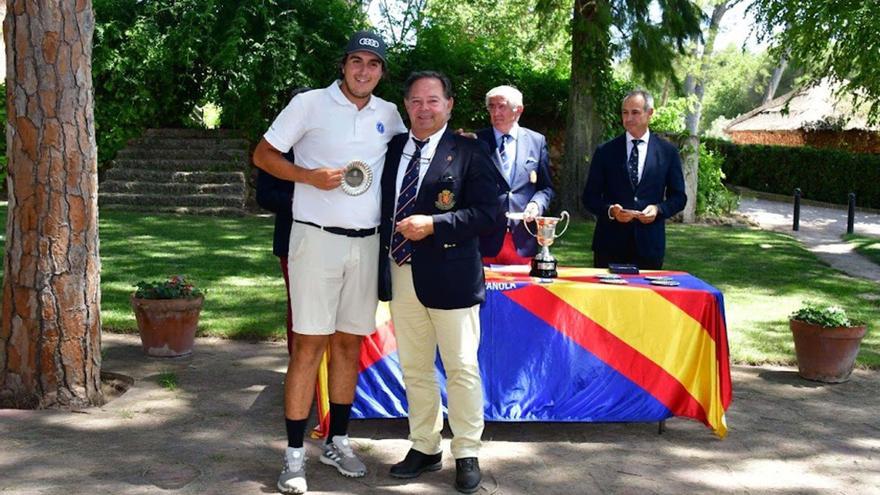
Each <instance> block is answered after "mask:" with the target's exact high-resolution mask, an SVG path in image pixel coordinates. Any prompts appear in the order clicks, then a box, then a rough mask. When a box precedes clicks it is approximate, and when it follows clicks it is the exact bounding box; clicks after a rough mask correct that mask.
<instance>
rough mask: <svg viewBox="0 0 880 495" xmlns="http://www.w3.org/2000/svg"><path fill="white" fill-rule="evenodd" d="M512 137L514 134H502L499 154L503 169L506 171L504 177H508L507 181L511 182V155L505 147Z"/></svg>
mask: <svg viewBox="0 0 880 495" xmlns="http://www.w3.org/2000/svg"><path fill="white" fill-rule="evenodd" d="M512 139H513V136H511V135H510V134H505V135H503V136H501V144H499V145H498V156H500V157H501V171H502V172H504V178H505V179H507V182H510V156H509V155H508V154H507V151H506V150H505V149H504V147H505V145H506V144H507V142H508V141H511V140H512Z"/></svg>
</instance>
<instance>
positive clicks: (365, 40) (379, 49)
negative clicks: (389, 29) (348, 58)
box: [345, 31, 386, 64]
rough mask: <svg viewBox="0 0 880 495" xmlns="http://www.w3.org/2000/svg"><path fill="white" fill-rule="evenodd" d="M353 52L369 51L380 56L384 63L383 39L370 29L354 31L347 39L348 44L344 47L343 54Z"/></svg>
mask: <svg viewBox="0 0 880 495" xmlns="http://www.w3.org/2000/svg"><path fill="white" fill-rule="evenodd" d="M354 52H370V53H372V54H373V55H375V56H377V57H379V58H381V59H382V63H383V64H384V63H386V61H385V40H383V39H382V37H381V36H379V35H378V34H376V33H373V32H370V31H358V32H356V33H354V34H353V35H352V36H351V38H349V40H348V45H346V47H345V54H346V55H348V54H350V53H354Z"/></svg>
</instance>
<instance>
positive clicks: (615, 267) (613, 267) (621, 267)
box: [608, 263, 639, 275]
mask: <svg viewBox="0 0 880 495" xmlns="http://www.w3.org/2000/svg"><path fill="white" fill-rule="evenodd" d="M608 271H609V272H611V273H623V274H626V275H638V273H639V267H637V266H636V265H629V264H623V263H609V264H608Z"/></svg>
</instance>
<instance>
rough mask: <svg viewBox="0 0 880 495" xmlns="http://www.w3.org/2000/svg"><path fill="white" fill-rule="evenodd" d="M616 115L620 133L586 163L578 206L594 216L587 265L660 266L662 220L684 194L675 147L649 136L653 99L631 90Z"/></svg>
mask: <svg viewBox="0 0 880 495" xmlns="http://www.w3.org/2000/svg"><path fill="white" fill-rule="evenodd" d="M621 114H622V117H623V127H624V128H626V133H625V134H623V135H621V136H618V137H616V138H614V139H612V140H611V141H608V142H606V143H604V144H602V145H600V146H599V147H598V148H596V152H595V153H594V154H593V160H592V162H590V173H589V176H588V177H587V184H586V187H585V188H584V194H583V204H584V206H585V207H586V208H587V209H588V210H590V211H591V212H592V213H593V214H594V215H596V230H595V233H594V234H593V265H594V266H596V267H597V268H605V267H607V266H608V264H609V263H627V264H634V265H636V266H638V267H639V268H641V269H657V270H659V269H660V268H662V267H663V257H664V255H665V250H666V230H665V224H664V222H665V220H666V219H667V218H670V217H672V216H673V215H675V214H676V213H678V212H680V211H681V210H683V209H684V205H685V203H686V202H687V196H686V195H685V190H684V175H683V174H682V171H681V158H680V157H679V154H678V149H677V148H676V147H675V146H674V145H672V144H671V143H669V142H668V141H665V140H664V139H662V138H660V137H658V136H656V135H653V134H651V132H650V131H649V130H648V124H649V123H650V121H651V116H652V115H653V114H654V99H653V98H652V97H651V95H650V94H649V93H648V92H647V91H643V90H636V91H631V92H630V93H628V94H627V95H626V97H625V98H624V99H623V104H622V109H621Z"/></svg>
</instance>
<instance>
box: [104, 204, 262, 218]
mask: <svg viewBox="0 0 880 495" xmlns="http://www.w3.org/2000/svg"><path fill="white" fill-rule="evenodd" d="M101 209H102V210H105V211H106V210H113V211H136V212H139V213H159V214H163V215H167V214H177V215H201V216H214V217H240V216H243V215H246V214H247V211H246V210H244V209H243V208H230V207H226V206H157V205H137V206H133V205H124V204H102V205H101Z"/></svg>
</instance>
